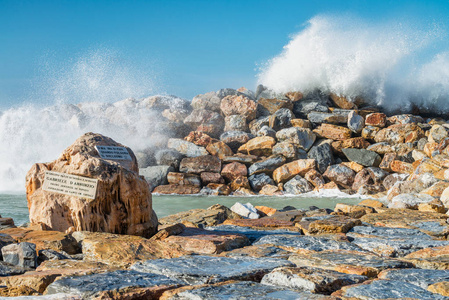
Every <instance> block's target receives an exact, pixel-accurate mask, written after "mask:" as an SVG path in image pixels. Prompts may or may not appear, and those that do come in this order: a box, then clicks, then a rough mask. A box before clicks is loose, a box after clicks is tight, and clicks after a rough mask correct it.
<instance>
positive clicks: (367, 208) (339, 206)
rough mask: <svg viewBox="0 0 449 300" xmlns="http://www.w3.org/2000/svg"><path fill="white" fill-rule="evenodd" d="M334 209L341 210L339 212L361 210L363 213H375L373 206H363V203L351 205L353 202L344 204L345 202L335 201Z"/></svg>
mask: <svg viewBox="0 0 449 300" xmlns="http://www.w3.org/2000/svg"><path fill="white" fill-rule="evenodd" d="M334 211H341V212H345V213H353V212H359V211H362V212H363V215H366V214H372V213H375V210H374V208H372V207H370V206H365V205H361V204H359V205H353V204H346V203H337V204H336V205H335V209H334Z"/></svg>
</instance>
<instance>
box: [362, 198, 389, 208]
mask: <svg viewBox="0 0 449 300" xmlns="http://www.w3.org/2000/svg"><path fill="white" fill-rule="evenodd" d="M359 205H363V206H368V207H372V208H382V207H385V205H384V204H383V203H382V202H380V201H378V200H373V199H365V200H363V201H361V202H360V203H359Z"/></svg>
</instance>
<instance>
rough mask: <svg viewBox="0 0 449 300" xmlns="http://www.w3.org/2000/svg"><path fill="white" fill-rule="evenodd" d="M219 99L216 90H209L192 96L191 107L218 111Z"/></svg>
mask: <svg viewBox="0 0 449 300" xmlns="http://www.w3.org/2000/svg"><path fill="white" fill-rule="evenodd" d="M220 103H221V99H220V97H218V95H217V93H216V92H209V93H206V94H201V95H197V96H195V97H193V99H192V103H191V105H192V107H193V109H207V110H212V111H216V112H220Z"/></svg>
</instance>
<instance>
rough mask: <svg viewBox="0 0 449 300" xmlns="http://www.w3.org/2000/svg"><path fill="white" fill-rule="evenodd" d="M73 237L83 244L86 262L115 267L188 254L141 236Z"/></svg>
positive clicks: (95, 234)
mask: <svg viewBox="0 0 449 300" xmlns="http://www.w3.org/2000/svg"><path fill="white" fill-rule="evenodd" d="M73 236H74V237H75V238H76V239H77V240H78V241H79V242H80V243H81V245H82V249H83V254H84V258H83V259H84V260H86V261H94V262H101V263H105V264H108V265H112V266H119V267H123V266H129V265H130V264H132V263H134V262H136V261H139V260H148V259H158V258H174V257H179V256H183V255H186V254H189V253H190V252H188V251H186V250H183V249H182V248H181V247H178V246H176V245H174V244H172V243H166V242H165V240H167V239H165V240H164V241H157V240H149V239H145V238H143V237H139V236H132V235H119V234H111V233H103V232H86V231H77V232H75V233H73Z"/></svg>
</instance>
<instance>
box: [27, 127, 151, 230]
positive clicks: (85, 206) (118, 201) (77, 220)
mask: <svg viewBox="0 0 449 300" xmlns="http://www.w3.org/2000/svg"><path fill="white" fill-rule="evenodd" d="M138 170H139V169H138V166H137V160H136V157H135V156H134V153H133V152H132V150H131V149H129V148H128V147H124V146H123V145H121V144H119V143H117V142H115V141H114V140H112V139H111V138H108V137H105V136H103V135H100V134H95V133H86V134H84V135H83V136H81V137H80V138H78V140H76V141H75V143H74V144H73V145H71V146H70V147H68V148H67V149H66V150H64V152H63V153H62V154H61V156H60V157H59V158H58V159H56V160H54V161H52V162H50V163H37V164H35V165H33V167H31V169H30V170H29V171H28V174H27V176H26V191H27V201H28V209H29V211H30V222H31V223H33V224H38V223H44V224H45V225H47V226H48V227H49V228H51V229H52V230H58V231H66V230H67V229H70V230H73V229H74V230H77V231H80V230H85V231H101V232H110V233H118V234H130V235H140V236H144V237H150V236H152V235H153V234H154V233H155V232H156V231H157V217H156V214H155V213H154V211H153V209H152V201H151V193H150V191H149V188H148V184H147V183H146V181H145V179H144V178H143V177H141V176H139V171H138ZM71 227H73V228H71Z"/></svg>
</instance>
